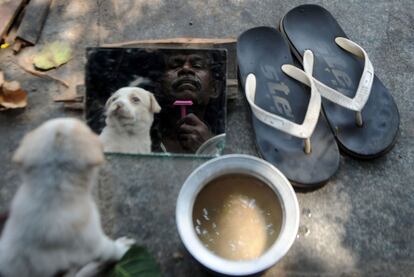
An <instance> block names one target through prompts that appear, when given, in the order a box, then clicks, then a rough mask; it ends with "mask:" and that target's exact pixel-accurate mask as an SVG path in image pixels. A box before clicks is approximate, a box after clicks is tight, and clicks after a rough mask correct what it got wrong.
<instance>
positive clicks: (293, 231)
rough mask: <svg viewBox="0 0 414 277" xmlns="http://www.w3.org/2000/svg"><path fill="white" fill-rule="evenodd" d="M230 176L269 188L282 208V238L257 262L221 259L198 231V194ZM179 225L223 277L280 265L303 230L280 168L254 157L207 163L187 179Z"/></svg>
mask: <svg viewBox="0 0 414 277" xmlns="http://www.w3.org/2000/svg"><path fill="white" fill-rule="evenodd" d="M229 174H243V175H249V176H251V177H255V178H257V179H258V180H260V181H262V182H263V183H265V184H267V185H268V186H269V187H270V188H271V189H272V190H273V191H274V192H275V194H276V195H277V197H278V200H279V202H280V205H281V208H282V225H281V230H280V232H279V236H278V237H277V239H276V240H275V242H274V243H273V244H272V245H271V246H270V248H269V249H268V250H267V251H266V252H264V253H263V254H262V255H261V256H260V257H258V258H256V259H253V260H244V261H234V260H228V259H224V258H222V257H220V256H217V255H216V254H214V253H213V252H211V251H210V250H209V249H207V248H206V247H205V246H204V245H203V244H202V242H201V241H200V239H199V238H198V236H197V234H196V231H195V228H194V224H193V206H194V201H195V200H196V198H197V195H198V193H199V192H200V191H201V190H202V189H203V187H204V186H206V185H207V184H208V183H209V182H211V181H212V180H214V179H216V178H218V177H220V176H223V175H229ZM218 193H219V192H218ZM176 222H177V228H178V232H179V235H180V237H181V240H182V241H183V243H184V245H185V247H186V248H187V250H188V251H189V252H190V253H191V255H192V256H193V257H194V258H195V259H196V260H198V261H199V262H200V263H201V264H203V265H204V266H205V267H207V268H209V269H210V270H213V271H215V272H217V273H220V274H226V275H238V276H240V275H250V274H255V273H259V272H262V271H264V270H266V269H268V268H270V267H271V266H273V265H274V264H276V263H277V262H278V261H279V260H280V259H281V258H282V257H283V256H284V255H285V254H286V253H287V251H288V250H289V248H290V247H291V246H292V244H293V242H294V241H295V238H296V235H297V232H298V228H299V205H298V201H297V198H296V194H295V192H294V190H293V188H292V186H291V184H290V183H289V181H288V180H287V178H286V177H285V176H284V175H283V174H282V173H281V172H280V171H279V170H278V169H277V168H276V167H274V166H273V165H271V164H270V163H268V162H266V161H264V160H262V159H259V158H256V157H253V156H248V155H239V154H234V155H225V156H221V157H218V158H215V159H213V160H210V161H208V162H206V163H204V164H203V165H201V166H200V167H198V168H197V169H196V170H194V172H193V173H192V174H191V175H190V176H189V177H188V178H187V180H186V181H185V183H184V185H183V186H182V188H181V190H180V194H179V196H178V199H177V207H176Z"/></svg>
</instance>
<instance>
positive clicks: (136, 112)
mask: <svg viewBox="0 0 414 277" xmlns="http://www.w3.org/2000/svg"><path fill="white" fill-rule="evenodd" d="M105 109H106V121H105V122H106V126H105V128H104V129H103V131H102V133H101V135H100V139H101V141H102V143H103V146H104V151H105V152H118V153H131V154H140V153H141V154H146V153H150V152H151V136H150V129H151V125H152V123H153V121H154V113H159V112H160V111H161V107H160V105H159V104H158V102H157V100H156V99H155V97H154V95H153V94H152V93H151V92H149V91H146V90H145V89H142V88H138V87H124V88H121V89H119V90H117V91H116V92H115V93H114V94H113V95H112V96H111V97H110V98H109V99H108V100H107V102H106V105H105Z"/></svg>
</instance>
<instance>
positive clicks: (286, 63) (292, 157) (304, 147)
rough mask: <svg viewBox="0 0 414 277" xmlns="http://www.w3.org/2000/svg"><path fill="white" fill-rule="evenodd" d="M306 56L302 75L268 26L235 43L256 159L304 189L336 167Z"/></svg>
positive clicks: (334, 150)
mask: <svg viewBox="0 0 414 277" xmlns="http://www.w3.org/2000/svg"><path fill="white" fill-rule="evenodd" d="M312 58H313V56H312V57H309V63H308V66H307V69H305V72H304V71H302V70H300V69H298V68H296V67H294V66H292V65H291V64H293V59H292V56H291V54H290V51H289V47H288V45H287V43H286V42H285V40H284V39H283V37H282V35H281V34H280V33H279V32H278V31H277V30H276V29H274V28H270V27H257V28H253V29H250V30H248V31H246V32H244V33H243V34H241V35H240V37H239V38H238V40H237V60H238V66H239V75H240V82H241V84H242V87H243V90H244V91H245V93H246V98H247V100H248V102H249V104H250V106H251V109H252V112H253V113H252V121H253V128H254V131H255V135H256V144H257V147H258V150H259V152H260V155H261V156H262V158H264V159H265V160H267V161H269V162H270V163H272V164H274V165H275V166H276V167H278V168H279V169H280V170H281V171H282V172H283V173H284V174H285V175H286V176H287V178H288V179H290V180H291V181H292V182H293V183H294V185H295V186H299V187H306V188H312V187H315V186H319V185H321V184H323V183H324V182H326V181H327V180H328V179H329V178H330V177H332V175H333V174H334V173H335V172H336V171H337V169H338V166H339V151H338V147H337V145H336V142H335V139H334V137H333V135H332V133H331V131H330V129H329V126H328V124H327V122H326V120H325V118H324V117H323V116H322V114H321V113H320V108H321V106H320V105H321V104H320V103H321V102H320V101H321V98H320V95H319V94H318V93H317V92H316V90H315V89H314V85H313V81H312V77H311V74H312V63H313V59H312ZM282 66H283V70H282ZM305 67H306V66H305ZM285 72H287V73H288V74H289V76H288V75H287V74H286V73H285ZM295 79H296V80H295ZM297 80H299V81H297ZM302 83H303V84H306V85H303V84H302ZM308 86H312V87H313V89H310V88H309V87H308ZM308 106H309V107H308ZM309 136H310V138H309ZM309 146H310V147H309ZM306 152H308V153H306Z"/></svg>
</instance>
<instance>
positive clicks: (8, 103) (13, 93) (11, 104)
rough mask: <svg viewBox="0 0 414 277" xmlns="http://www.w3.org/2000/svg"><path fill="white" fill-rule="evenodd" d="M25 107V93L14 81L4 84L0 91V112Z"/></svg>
mask: <svg viewBox="0 0 414 277" xmlns="http://www.w3.org/2000/svg"><path fill="white" fill-rule="evenodd" d="M26 106H27V93H26V92H25V91H24V90H22V89H21V88H20V84H19V83H18V82H16V81H13V82H4V83H3V86H2V88H1V90H0V110H7V109H18V108H24V107H26Z"/></svg>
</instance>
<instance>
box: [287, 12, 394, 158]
mask: <svg viewBox="0 0 414 277" xmlns="http://www.w3.org/2000/svg"><path fill="white" fill-rule="evenodd" d="M280 27H281V30H282V32H283V34H284V35H285V36H286V38H287V39H288V41H289V43H290V46H291V48H292V51H293V52H294V53H295V54H296V55H297V57H298V59H299V60H301V59H302V57H303V54H304V51H305V50H310V51H312V53H313V55H314V57H315V67H314V70H313V77H314V81H315V83H316V86H317V89H318V91H319V93H320V94H321V95H322V107H323V111H324V114H325V116H326V118H327V120H328V122H329V124H330V126H331V129H332V131H333V132H334V135H335V137H336V139H337V142H338V145H339V146H340V148H341V150H342V151H343V152H345V153H347V154H349V155H351V156H354V157H357V158H360V159H371V158H376V157H379V156H381V155H383V154H385V153H386V152H388V151H389V150H390V149H391V148H392V146H393V145H394V144H395V141H396V138H397V133H398V127H399V120H400V119H399V113H398V109H397V106H396V104H395V102H394V100H393V98H392V96H391V94H390V93H389V92H388V90H387V88H386V87H385V86H384V85H383V84H382V83H381V81H380V80H379V79H378V78H377V77H376V76H375V74H374V69H373V67H372V64H371V62H370V61H369V58H368V56H367V54H366V52H365V51H364V50H363V49H362V48H361V47H360V46H359V45H357V44H356V43H354V42H352V41H350V40H349V39H347V37H346V35H345V33H344V31H343V30H342V28H341V27H340V26H339V24H338V22H337V21H336V20H335V19H334V17H333V16H332V15H331V14H330V13H329V12H328V11H327V10H325V9H324V8H322V7H320V6H317V5H303V6H299V7H296V8H294V9H293V10H291V11H289V12H288V13H287V14H286V15H285V16H284V18H283V19H282V21H281V24H280Z"/></svg>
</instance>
